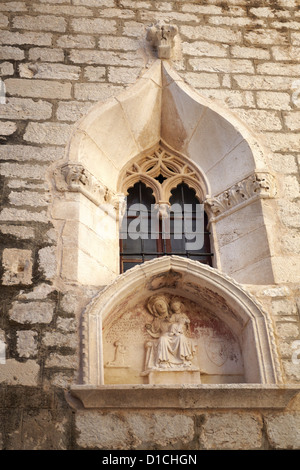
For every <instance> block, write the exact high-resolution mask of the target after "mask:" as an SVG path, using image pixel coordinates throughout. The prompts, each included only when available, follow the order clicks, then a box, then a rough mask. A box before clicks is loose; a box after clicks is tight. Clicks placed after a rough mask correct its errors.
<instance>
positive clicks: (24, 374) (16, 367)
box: [0, 359, 40, 387]
mask: <svg viewBox="0 0 300 470" xmlns="http://www.w3.org/2000/svg"><path fill="white" fill-rule="evenodd" d="M39 370H40V366H39V365H38V364H37V363H36V362H35V361H34V360H32V359H28V360H27V361H26V362H18V361H16V360H15V359H7V360H6V363H5V364H0V372H1V373H0V382H1V383H4V384H7V385H25V386H33V387H34V386H37V385H38V378H39Z"/></svg>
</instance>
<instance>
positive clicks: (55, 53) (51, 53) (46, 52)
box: [28, 47, 64, 78]
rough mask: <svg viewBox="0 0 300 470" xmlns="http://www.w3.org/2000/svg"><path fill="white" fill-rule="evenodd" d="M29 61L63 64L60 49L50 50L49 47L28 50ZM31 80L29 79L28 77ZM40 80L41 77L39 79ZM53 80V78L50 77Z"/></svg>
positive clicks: (62, 52)
mask: <svg viewBox="0 0 300 470" xmlns="http://www.w3.org/2000/svg"><path fill="white" fill-rule="evenodd" d="M28 58H29V60H32V61H33V62H36V61H42V62H63V61H64V51H63V50H62V49H56V48H54V47H53V48H50V47H32V48H31V49H29V57H28ZM29 78H31V77H29ZM39 78H42V77H39ZM50 78H53V77H50Z"/></svg>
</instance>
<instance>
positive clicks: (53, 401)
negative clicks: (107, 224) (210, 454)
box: [0, 0, 300, 449]
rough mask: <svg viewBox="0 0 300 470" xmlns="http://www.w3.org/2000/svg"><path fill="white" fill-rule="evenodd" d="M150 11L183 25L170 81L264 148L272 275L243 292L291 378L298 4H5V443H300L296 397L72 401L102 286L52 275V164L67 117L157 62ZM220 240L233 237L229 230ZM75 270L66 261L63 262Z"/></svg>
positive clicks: (295, 370)
mask: <svg viewBox="0 0 300 470" xmlns="http://www.w3.org/2000/svg"><path fill="white" fill-rule="evenodd" d="M158 20H163V21H165V22H170V23H172V24H176V26H177V28H178V35H177V36H176V38H175V44H174V49H173V56H172V66H173V67H174V68H175V70H176V71H177V73H178V74H179V76H180V77H181V78H182V79H183V80H184V81H186V82H187V83H188V84H189V85H191V86H192V87H193V88H194V89H195V90H196V91H198V92H199V93H200V94H201V95H202V96H204V97H207V98H211V99H212V100H213V101H214V102H217V103H219V104H220V105H221V106H223V107H224V108H225V109H227V110H229V111H230V112H232V113H233V115H234V117H236V118H239V119H241V120H242V121H243V122H244V123H245V124H246V126H247V127H249V129H251V132H253V133H254V134H255V135H257V138H258V139H259V140H260V142H262V143H263V144H264V145H265V146H266V148H267V149H268V155H269V161H270V164H271V168H270V169H271V171H272V173H273V174H274V175H275V176H276V185H277V188H276V189H277V192H276V195H275V196H274V197H275V203H276V211H275V212H272V213H271V214H270V213H269V214H268V217H269V219H270V222H271V223H272V224H273V227H274V231H273V233H272V237H270V240H269V243H270V245H271V246H272V247H273V249H274V252H275V253H276V259H274V260H273V266H274V269H276V272H277V275H278V276H277V281H276V283H274V284H271V285H263V283H260V285H254V283H251V285H247V283H245V284H246V285H245V288H247V289H248V291H249V292H250V293H251V294H252V295H253V296H254V297H255V298H256V299H257V300H258V301H259V302H260V304H261V305H262V306H263V308H264V309H265V310H266V311H267V312H268V314H269V315H270V316H271V318H272V323H273V324H274V330H275V336H276V338H275V340H276V347H277V350H278V353H279V358H280V367H281V370H282V374H283V380H284V384H285V385H291V384H292V385H294V386H297V385H299V383H300V364H299V360H298V356H297V354H295V353H297V348H298V349H299V347H298V346H297V345H299V343H298V342H299V341H300V319H299V313H300V301H299V281H300V277H299V273H300V270H299V260H300V243H299V240H300V237H299V221H300V206H299V201H300V199H299V184H300V180H299V163H300V160H299V144H300V137H299V136H300V133H299V131H300V63H299V57H300V54H299V53H300V4H299V1H298V0H265V1H260V2H257V1H254V0H252V1H246V0H228V1H223V0H222V1H221V0H207V1H204V0H203V1H200V2H199V1H198V2H193V1H181V2H177V1H165V2H161V1H154V0H139V1H131V0H34V1H32V0H23V1H21V0H20V1H9V0H7V1H5V0H4V1H2V2H1V4H0V45H1V49H0V59H1V63H0V78H1V80H2V82H3V83H4V85H5V89H6V95H5V97H6V102H5V104H0V118H1V121H0V143H1V144H2V145H1V146H0V178H1V210H0V238H1V268H0V269H1V271H0V279H1V291H0V292H1V294H0V296H1V314H0V340H1V342H2V344H3V343H4V345H5V361H4V362H5V363H4V364H3V363H2V362H3V361H1V358H0V383H1V389H0V448H2V449H81V448H82V449H89V448H91V449H93V448H97V449H101V448H103V449H118V448H120V449H154V448H158V449H299V448H300V435H299V429H300V399H299V394H298V395H297V396H295V397H294V398H293V400H291V401H290V402H288V404H287V405H285V406H284V407H282V408H281V409H278V408H276V407H275V406H274V407H272V405H271V406H270V405H266V407H265V408H261V406H260V405H259V404H258V405H257V406H256V404H255V403H253V402H251V406H250V407H249V406H248V407H243V405H241V404H240V403H242V402H238V400H237V404H236V405H235V406H231V407H229V408H226V406H225V405H224V406H223V407H221V408H220V407H216V408H213V407H208V408H207V409H205V410H204V409H201V408H200V407H199V408H196V409H192V408H189V407H181V408H180V407H175V408H174V409H149V410H147V409H145V408H143V409H136V408H134V407H133V408H126V409H125V408H121V407H120V408H114V409H113V410H112V409H106V408H105V407H103V408H102V409H89V410H86V409H83V408H79V409H78V408H76V407H77V403H75V401H74V403H73V405H74V406H71V405H70V402H71V399H70V397H68V401H67V400H66V395H67V391H68V389H69V387H70V386H71V384H73V383H74V382H76V381H78V380H79V381H80V379H81V378H82V377H81V374H82V355H81V354H82V350H81V346H80V345H81V340H82V338H81V333H82V330H81V314H82V311H84V309H85V308H87V306H88V304H89V302H90V301H91V300H92V299H93V298H94V297H95V296H96V295H97V294H98V293H99V291H100V290H101V289H102V288H104V285H101V286H99V285H94V284H92V283H90V284H89V285H80V284H78V283H75V282H70V281H69V280H68V279H69V276H68V273H66V272H62V270H61V266H62V252H61V243H63V246H64V247H66V248H67V247H68V244H70V243H71V241H72V233H69V234H66V233H65V231H64V228H65V220H64V215H63V214H62V213H59V210H58V209H57V208H56V207H54V205H53V198H54V197H57V192H56V190H55V185H54V179H53V171H54V169H55V168H57V166H58V165H59V164H61V163H63V162H64V159H65V156H66V147H67V144H68V142H69V139H70V137H71V133H72V132H73V130H74V126H75V123H76V122H77V121H78V120H79V119H80V118H81V117H82V116H83V115H85V114H86V113H87V112H88V111H89V110H90V109H91V107H92V106H93V105H94V104H95V103H97V102H98V101H102V102H105V101H106V100H108V99H110V98H113V97H116V96H118V95H119V93H120V92H122V91H124V90H125V89H127V88H128V87H129V86H131V85H132V84H133V83H135V82H136V80H137V79H138V77H140V76H141V75H142V74H143V73H144V72H146V71H147V70H148V69H149V68H150V66H151V65H152V64H153V63H154V60H155V53H154V51H153V49H152V46H151V44H150V43H149V41H147V39H146V28H147V27H148V26H149V25H151V24H154V23H156V22H157V21H158ZM0 96H1V95H0ZM1 103H2V101H1ZM70 207H71V206H70ZM74 207H75V206H74ZM272 207H273V206H272ZM74 210H75V209H74ZM270 212H271V211H270ZM254 232H255V230H254ZM62 234H63V236H62ZM92 235H93V234H92V233H90V236H91V237H92ZM226 237H227V238H226ZM59 240H60V242H59ZM61 240H62V242H61ZM223 241H224V245H228V246H230V243H232V244H233V243H234V239H233V238H232V234H230V230H229V231H228V232H227V233H224V240H223ZM69 266H70V272H71V271H72V269H75V260H74V258H72V256H71V255H70V260H69ZM73 266H74V268H73ZM78 371H79V372H78ZM245 403H247V397H246V396H245ZM266 403H267V402H266ZM268 403H269V402H268ZM112 428H113V429H114V431H110V430H111V429H112Z"/></svg>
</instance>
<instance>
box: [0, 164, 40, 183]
mask: <svg viewBox="0 0 300 470" xmlns="http://www.w3.org/2000/svg"><path fill="white" fill-rule="evenodd" d="M46 169H47V167H46V166H43V165H30V164H25V165H24V164H23V165H22V163H1V164H0V174H1V175H3V176H7V177H10V178H11V177H12V178H29V179H34V180H41V179H44V177H45V172H46Z"/></svg>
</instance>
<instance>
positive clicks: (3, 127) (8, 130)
mask: <svg viewBox="0 0 300 470" xmlns="http://www.w3.org/2000/svg"><path fill="white" fill-rule="evenodd" d="M1 106H5V105H1ZM16 130H17V124H16V123H15V122H10V121H1V122H0V135H11V134H13V133H14V132H16Z"/></svg>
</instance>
